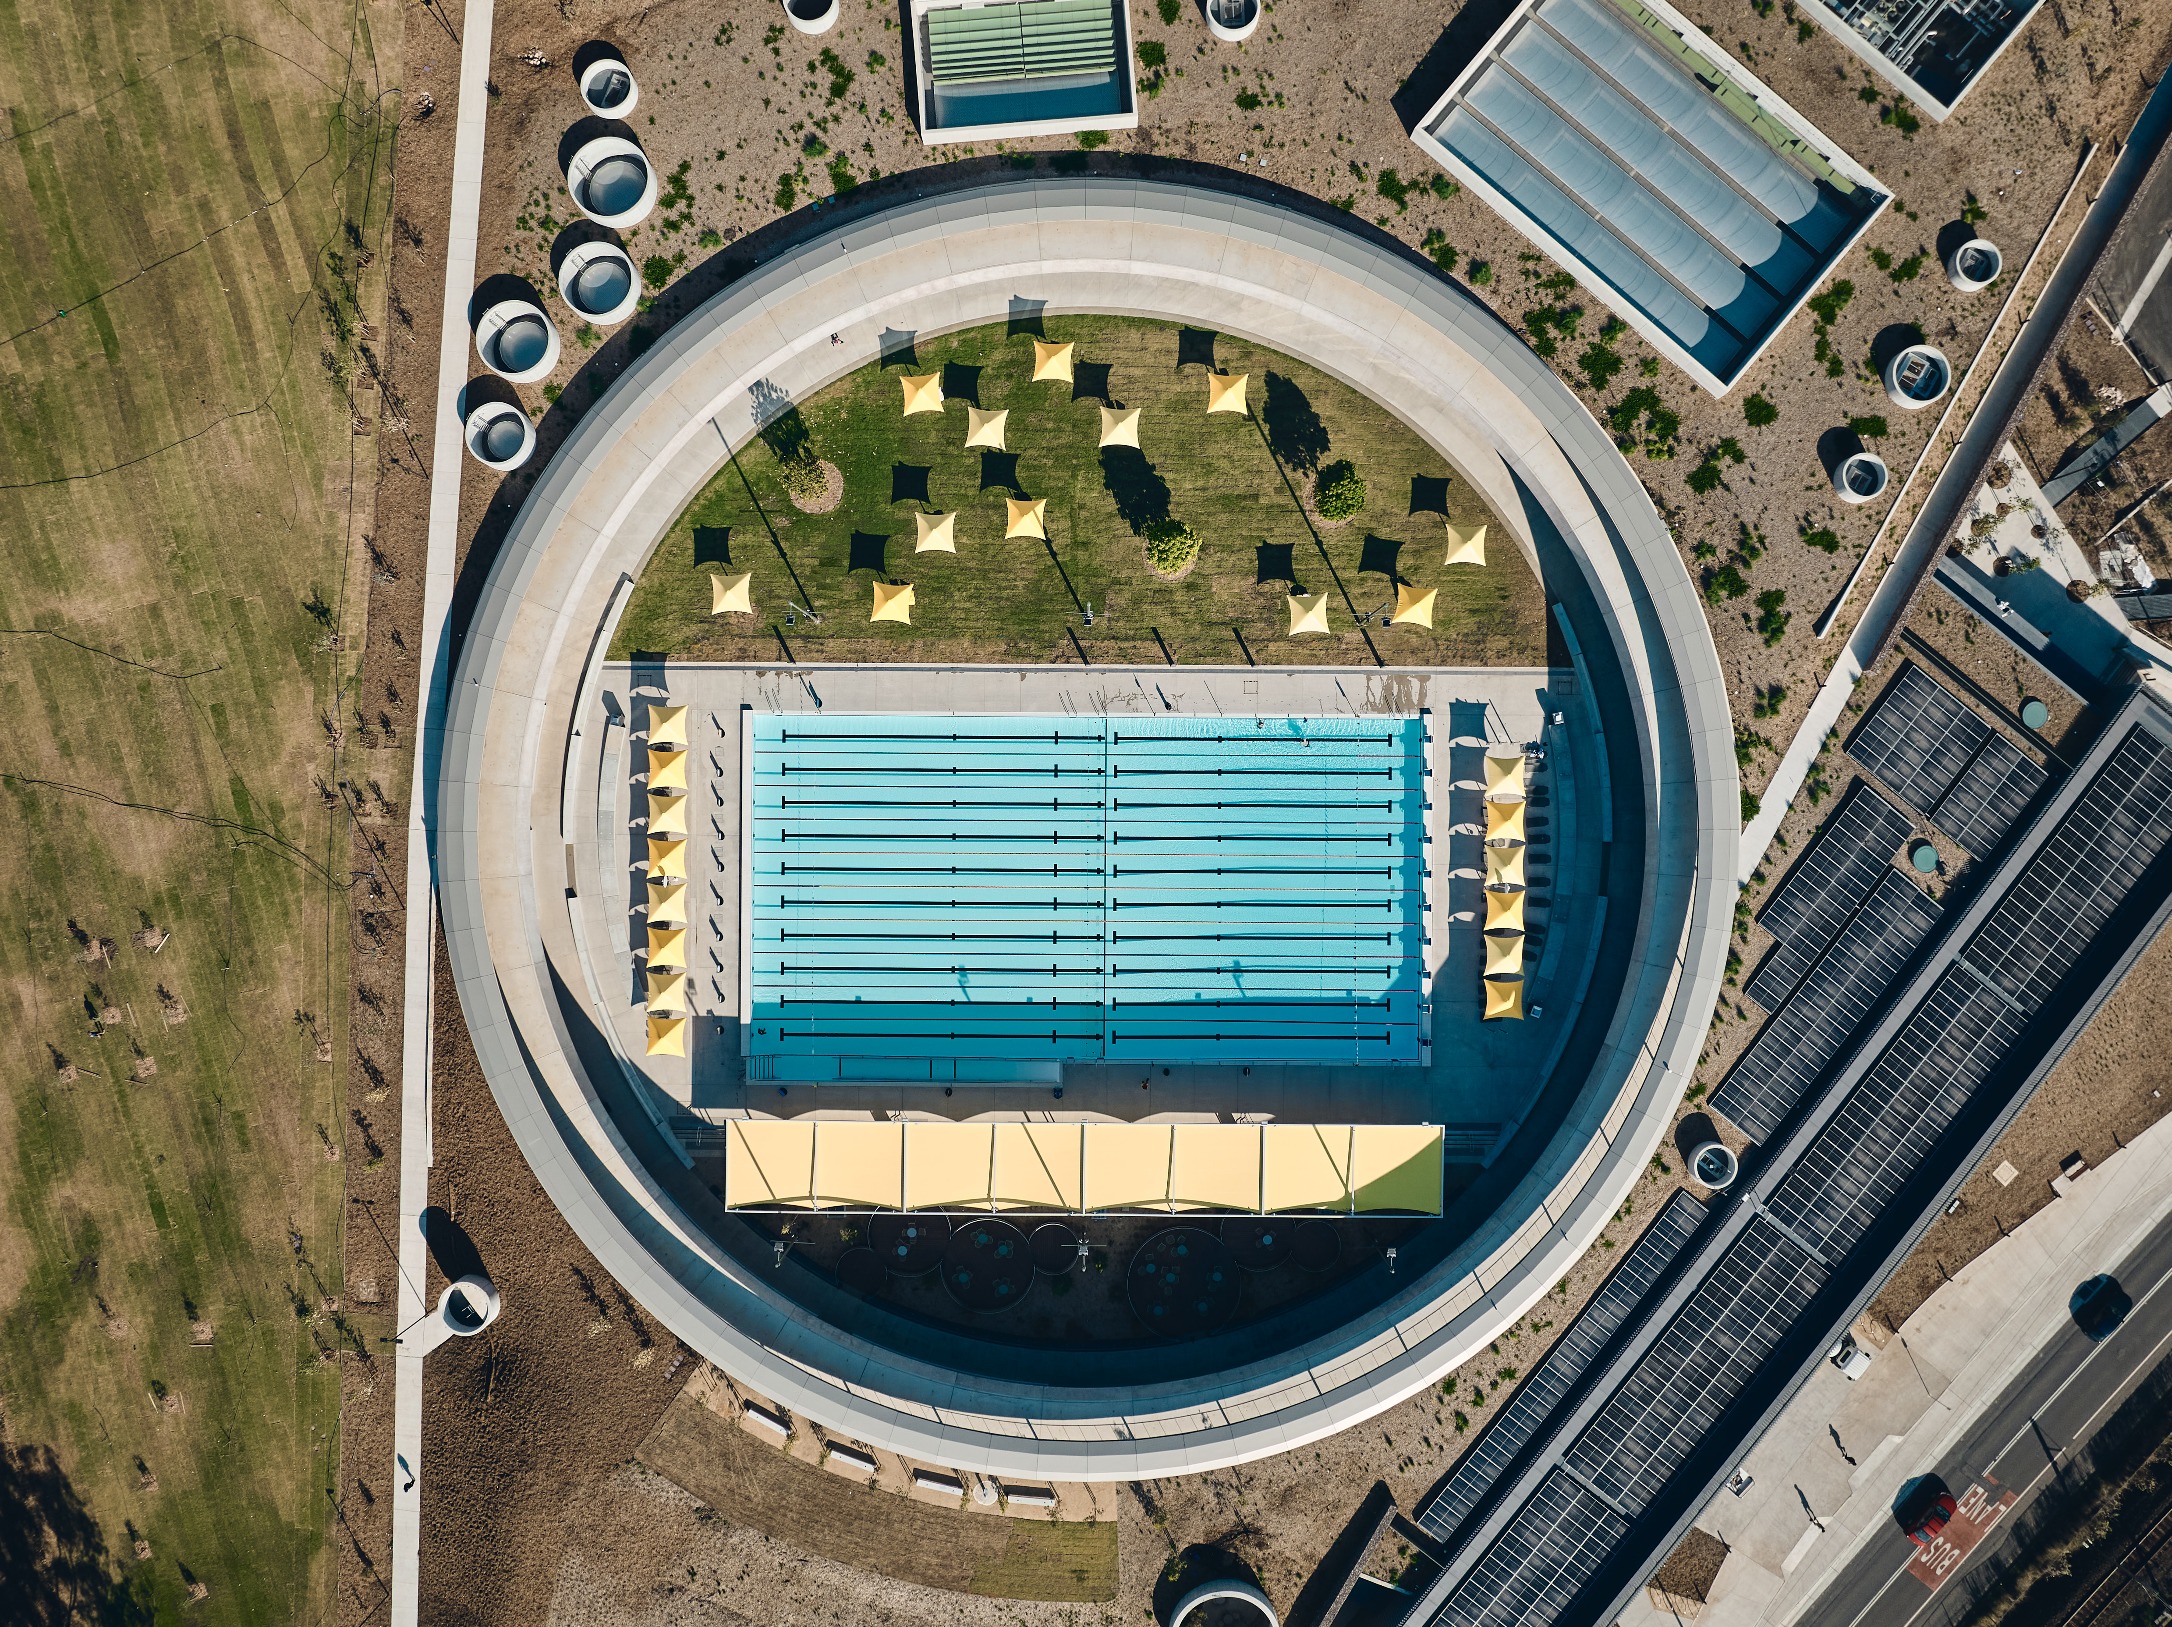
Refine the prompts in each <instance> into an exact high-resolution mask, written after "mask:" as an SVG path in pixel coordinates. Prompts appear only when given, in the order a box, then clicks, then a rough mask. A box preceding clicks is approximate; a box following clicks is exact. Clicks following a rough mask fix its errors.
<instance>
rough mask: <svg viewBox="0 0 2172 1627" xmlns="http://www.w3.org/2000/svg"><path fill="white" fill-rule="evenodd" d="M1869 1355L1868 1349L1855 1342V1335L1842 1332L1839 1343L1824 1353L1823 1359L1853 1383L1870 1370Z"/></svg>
mask: <svg viewBox="0 0 2172 1627" xmlns="http://www.w3.org/2000/svg"><path fill="white" fill-rule="evenodd" d="M1870 1355H1871V1353H1870V1352H1869V1351H1867V1350H1865V1349H1864V1348H1863V1347H1862V1346H1861V1345H1859V1344H1857V1343H1856V1342H1855V1335H1854V1334H1852V1333H1849V1334H1843V1335H1842V1336H1841V1340H1840V1343H1838V1344H1836V1345H1834V1346H1833V1348H1832V1349H1830V1350H1828V1351H1827V1352H1826V1353H1825V1359H1826V1360H1827V1361H1829V1362H1831V1363H1832V1364H1833V1365H1834V1366H1835V1367H1837V1368H1839V1369H1840V1371H1841V1372H1842V1373H1843V1374H1844V1375H1845V1376H1846V1377H1847V1379H1848V1381H1849V1382H1850V1383H1853V1382H1854V1381H1855V1380H1856V1379H1859V1378H1861V1377H1862V1376H1863V1375H1864V1374H1865V1373H1867V1372H1869V1371H1870Z"/></svg>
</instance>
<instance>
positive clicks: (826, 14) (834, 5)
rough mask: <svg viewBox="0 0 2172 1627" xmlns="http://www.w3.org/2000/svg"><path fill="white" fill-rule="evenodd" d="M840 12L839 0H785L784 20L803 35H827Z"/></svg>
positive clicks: (834, 25)
mask: <svg viewBox="0 0 2172 1627" xmlns="http://www.w3.org/2000/svg"><path fill="white" fill-rule="evenodd" d="M839 10H840V5H839V0H784V20H785V21H786V22H788V23H790V24H791V25H792V26H793V27H794V28H796V29H798V30H799V31H800V32H801V33H802V34H827V33H828V32H829V31H830V30H831V29H833V28H835V27H836V26H837V17H838V13H839Z"/></svg>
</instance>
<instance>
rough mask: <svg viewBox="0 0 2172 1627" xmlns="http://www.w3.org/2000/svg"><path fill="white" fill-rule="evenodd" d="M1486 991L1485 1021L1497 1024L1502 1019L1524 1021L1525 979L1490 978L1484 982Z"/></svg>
mask: <svg viewBox="0 0 2172 1627" xmlns="http://www.w3.org/2000/svg"><path fill="white" fill-rule="evenodd" d="M1483 986H1484V988H1485V991H1486V1014H1485V1021H1487V1022H1489V1023H1490V1022H1497V1021H1499V1020H1500V1019H1501V1018H1504V1017H1507V1018H1512V1019H1514V1020H1515V1021H1517V1022H1522V1021H1523V979H1522V978H1520V977H1489V978H1486V979H1484V980H1483Z"/></svg>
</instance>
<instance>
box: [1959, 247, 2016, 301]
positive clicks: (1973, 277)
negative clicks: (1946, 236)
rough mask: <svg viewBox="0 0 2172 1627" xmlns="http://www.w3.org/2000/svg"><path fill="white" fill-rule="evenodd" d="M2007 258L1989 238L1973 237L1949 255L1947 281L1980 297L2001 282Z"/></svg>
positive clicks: (1966, 292) (1963, 291)
mask: <svg viewBox="0 0 2172 1627" xmlns="http://www.w3.org/2000/svg"><path fill="white" fill-rule="evenodd" d="M2005 269H2006V257H2005V256H2004V255H2002V254H2001V253H1999V246H1998V245H1997V244H1996V243H1994V242H1992V241H1991V240H1990V239H1989V238H1987V237H1972V238H1970V239H1969V240H1968V241H1967V242H1966V243H1963V244H1962V245H1961V246H1960V247H1959V248H1957V249H1955V250H1954V251H1953V252H1952V253H1951V254H1949V255H1947V256H1946V281H1948V282H1950V283H1952V284H1953V286H1954V287H1956V288H1958V289H1959V290H1960V291H1961V292H1962V293H1964V294H1980V293H1982V292H1983V291H1984V290H1985V289H1986V288H1989V287H1990V286H1991V285H1992V284H1993V283H1995V282H1997V281H1998V280H1999V273H2000V272H2001V271H2003V270H2005Z"/></svg>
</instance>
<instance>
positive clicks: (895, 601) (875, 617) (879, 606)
mask: <svg viewBox="0 0 2172 1627" xmlns="http://www.w3.org/2000/svg"><path fill="white" fill-rule="evenodd" d="M867 619H868V620H869V621H901V622H905V623H907V624H908V625H910V624H911V622H912V619H913V585H912V583H910V582H896V583H891V582H877V583H876V584H875V608H874V610H873V611H872V612H871V613H870V614H869V616H868V618H867Z"/></svg>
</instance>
